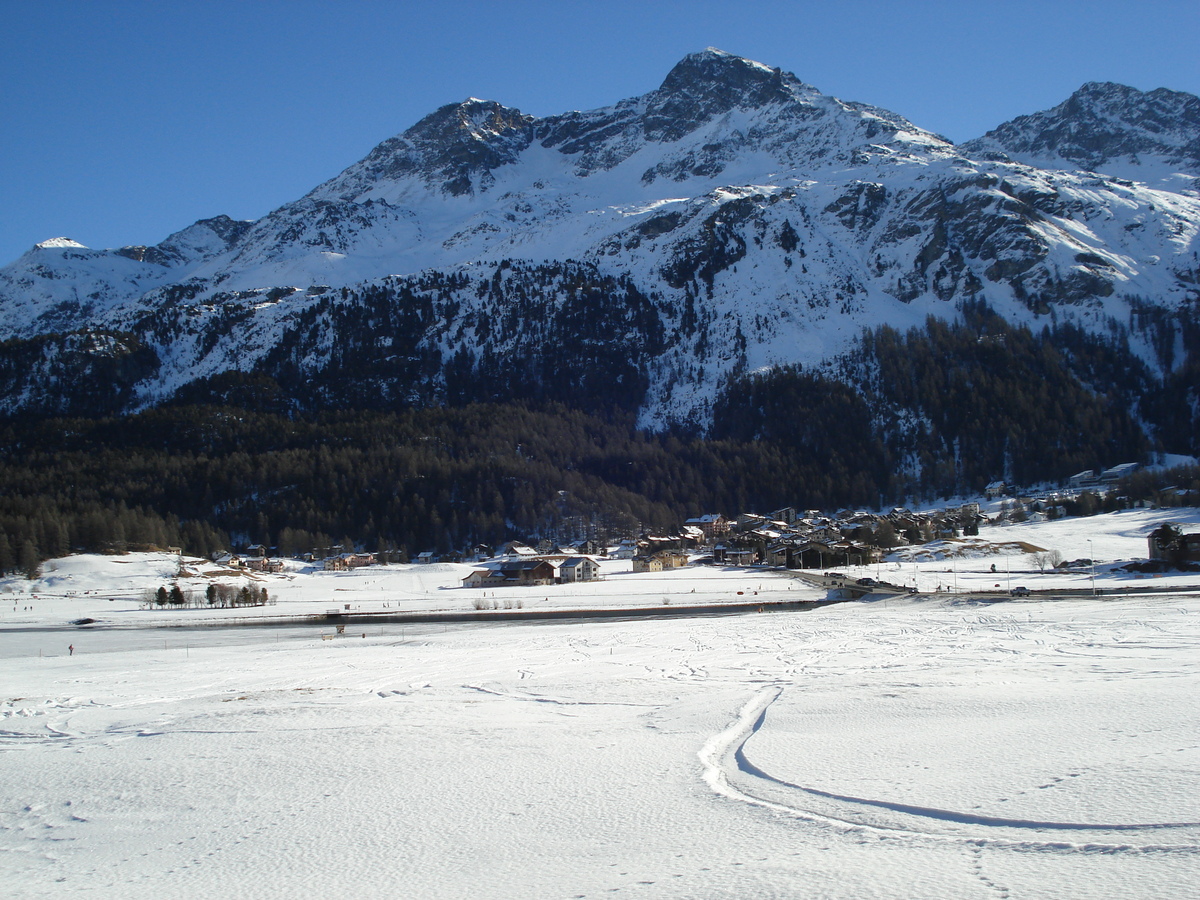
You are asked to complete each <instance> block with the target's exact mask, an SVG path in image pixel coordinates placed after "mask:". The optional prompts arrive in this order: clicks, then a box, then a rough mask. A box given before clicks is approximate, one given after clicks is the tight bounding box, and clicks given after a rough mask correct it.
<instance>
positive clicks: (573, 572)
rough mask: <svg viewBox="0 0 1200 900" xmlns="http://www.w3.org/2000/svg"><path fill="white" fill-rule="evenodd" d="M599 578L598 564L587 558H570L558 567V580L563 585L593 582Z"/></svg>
mask: <svg viewBox="0 0 1200 900" xmlns="http://www.w3.org/2000/svg"><path fill="white" fill-rule="evenodd" d="M599 577H600V564H599V563H598V562H596V561H595V560H594V559H592V558H591V557H588V556H571V557H568V558H567V559H564V560H563V561H562V562H561V563H560V564H559V566H558V580H559V581H561V582H562V583H563V584H571V583H572V582H579V581H595V580H596V579H597V578H599Z"/></svg>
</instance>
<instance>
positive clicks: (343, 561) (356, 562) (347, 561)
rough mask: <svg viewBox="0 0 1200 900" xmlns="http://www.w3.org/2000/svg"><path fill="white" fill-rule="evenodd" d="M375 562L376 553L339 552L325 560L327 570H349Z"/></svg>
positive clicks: (371, 564)
mask: <svg viewBox="0 0 1200 900" xmlns="http://www.w3.org/2000/svg"><path fill="white" fill-rule="evenodd" d="M374 564H375V554H374V553H339V554H338V555H337V556H331V557H329V558H328V559H327V560H325V565H324V569H325V571H326V572H347V571H349V570H350V569H361V568H363V567H365V566H373V565H374Z"/></svg>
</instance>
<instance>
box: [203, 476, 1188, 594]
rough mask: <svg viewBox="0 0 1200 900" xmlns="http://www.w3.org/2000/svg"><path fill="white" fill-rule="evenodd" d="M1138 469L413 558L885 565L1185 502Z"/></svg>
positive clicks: (249, 568)
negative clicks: (897, 554) (1046, 524)
mask: <svg viewBox="0 0 1200 900" xmlns="http://www.w3.org/2000/svg"><path fill="white" fill-rule="evenodd" d="M1138 468H1139V466H1138V465H1137V464H1136V463H1125V464H1122V465H1119V466H1114V467H1112V468H1110V469H1106V470H1103V471H1097V470H1088V471H1084V472H1080V473H1078V474H1077V475H1073V476H1072V477H1071V478H1070V479H1068V481H1067V483H1066V484H1065V485H1064V486H1063V487H1061V488H1059V489H1049V490H1046V489H1043V490H1037V491H1029V490H1023V489H1021V488H1019V487H1017V486H1015V485H1008V484H1006V483H1004V482H1003V481H995V482H993V483H991V484H989V485H988V486H987V489H986V492H985V497H984V499H983V500H982V504H983V505H981V501H969V502H965V503H961V504H958V505H949V506H945V507H942V508H940V509H933V510H926V511H922V512H914V511H912V510H910V509H907V508H903V507H895V508H893V509H891V510H889V511H886V512H872V511H865V510H849V509H846V510H841V511H838V512H836V513H831V514H830V513H822V512H821V511H819V510H812V509H808V510H798V509H795V508H793V507H782V508H780V509H776V510H773V511H771V512H770V513H766V514H758V513H751V512H744V513H740V514H737V515H735V516H729V517H727V516H725V515H723V514H721V513H707V514H704V515H699V516H695V517H692V518H689V519H687V520H686V521H685V522H684V523H683V524H682V525H681V526H680V527H679V528H677V529H674V530H671V531H669V532H665V533H652V532H643V533H641V534H639V535H638V536H636V537H627V538H624V539H622V540H620V541H618V542H616V543H607V542H600V541H597V540H593V539H587V540H583V541H578V542H559V541H555V540H552V539H549V538H545V539H542V540H540V541H537V542H533V543H531V544H526V543H523V542H521V541H515V540H514V541H509V542H507V543H505V544H504V545H502V546H500V547H497V548H492V547H487V546H478V547H475V548H473V549H472V551H471V552H470V553H463V552H452V553H445V554H438V553H435V552H434V551H423V552H421V553H419V554H418V555H417V556H416V558H415V559H413V560H411V562H413V563H416V564H418V565H430V564H435V563H466V564H469V565H472V566H473V568H472V569H471V571H470V573H469V574H468V575H466V576H465V577H463V578H462V582H461V584H462V587H464V588H479V589H489V588H504V587H526V586H551V585H561V584H578V583H584V582H591V581H596V580H599V579H601V578H603V577H604V576H603V567H602V566H601V563H600V561H601V560H603V559H620V560H629V563H630V565H631V567H632V571H633V572H662V571H668V570H672V569H678V568H682V567H684V566H689V565H705V564H708V565H716V566H731V567H749V566H761V567H767V568H776V569H792V570H817V571H825V570H828V569H838V568H851V567H864V566H870V565H873V564H878V563H880V562H881V561H882V560H883V559H884V558H885V557H886V556H887V555H888V554H889V553H891V552H893V551H895V550H897V549H900V548H905V547H915V546H919V545H924V544H928V543H931V542H934V541H947V540H954V539H958V538H961V537H973V536H977V535H978V534H979V529H980V527H981V526H996V525H1004V524H1016V523H1020V522H1038V521H1046V520H1053V519H1058V518H1063V517H1066V516H1067V515H1069V514H1070V513H1069V507H1074V508H1076V510H1078V508H1080V507H1081V506H1082V507H1083V508H1084V509H1085V510H1092V509H1096V508H1098V507H1099V505H1100V504H1102V503H1108V504H1109V505H1110V506H1111V505H1114V504H1116V505H1120V506H1124V507H1127V508H1128V507H1133V506H1149V507H1153V506H1157V505H1159V504H1160V503H1162V504H1167V505H1172V503H1171V501H1172V500H1173V501H1174V502H1175V503H1178V502H1180V500H1181V499H1182V500H1183V501H1187V500H1188V498H1187V497H1186V496H1185V497H1182V498H1179V497H1168V496H1160V497H1158V498H1157V499H1156V500H1138V501H1133V500H1129V499H1127V498H1123V497H1121V496H1120V495H1119V494H1118V485H1119V482H1120V481H1121V479H1123V478H1127V477H1128V476H1130V475H1131V474H1133V472H1135V471H1136V470H1137V469H1138ZM1170 490H1173V489H1168V492H1169V491H1170ZM1165 493H1167V492H1164V494H1165ZM1168 537H1169V536H1168ZM1178 543H1179V546H1181V547H1182V548H1183V549H1182V550H1181V551H1180V552H1179V553H1177V554H1176V555H1177V556H1179V557H1180V559H1181V560H1187V561H1193V562H1200V536H1198V535H1181V536H1180V541H1179V542H1178ZM1147 555H1148V558H1149V559H1156V558H1157V559H1163V558H1165V556H1166V555H1167V552H1166V551H1164V550H1163V549H1162V548H1161V547H1159V546H1158V544H1157V543H1156V541H1155V540H1154V539H1151V540H1150V542H1149V544H1148V554H1147ZM1047 556H1049V554H1047ZM304 560H305V561H306V562H309V563H311V564H318V565H320V566H321V568H322V570H323V571H325V572H334V573H336V572H350V571H356V570H360V569H363V568H365V567H368V566H374V565H380V564H386V563H388V562H390V561H394V560H389V559H388V558H387V555H386V554H376V553H369V552H364V551H360V550H356V549H354V548H344V547H333V548H323V549H321V550H315V551H312V552H310V553H307V554H305V555H304ZM214 561H215V562H217V563H218V564H220V565H223V566H225V567H226V568H228V569H230V570H234V571H237V570H242V571H246V572H257V573H280V572H282V571H283V570H284V562H283V560H281V559H279V558H273V557H272V556H271V555H270V553H269V548H267V547H265V546H263V545H261V544H258V545H252V546H250V547H248V548H247V549H246V552H245V553H244V554H234V553H225V554H222V555H220V556H218V557H217V558H216V559H215V560H214ZM1047 562H1048V564H1049V565H1051V566H1058V565H1067V564H1069V563H1068V561H1067V560H1065V559H1064V558H1062V556H1061V554H1055V555H1054V556H1053V558H1049V559H1048V560H1043V561H1042V564H1043V566H1044V565H1046V564H1047ZM1079 562H1080V560H1075V561H1074V563H1076V564H1078V563H1079Z"/></svg>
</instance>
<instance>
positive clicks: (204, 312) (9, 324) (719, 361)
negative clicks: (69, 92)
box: [0, 49, 1200, 425]
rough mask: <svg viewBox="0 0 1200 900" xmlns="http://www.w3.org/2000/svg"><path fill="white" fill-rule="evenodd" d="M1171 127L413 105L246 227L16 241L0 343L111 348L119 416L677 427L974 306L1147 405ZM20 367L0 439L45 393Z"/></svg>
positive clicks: (732, 107) (708, 108)
mask: <svg viewBox="0 0 1200 900" xmlns="http://www.w3.org/2000/svg"><path fill="white" fill-rule="evenodd" d="M1198 108H1200V100H1197V98H1196V97H1192V96H1191V95H1188V94H1180V93H1177V92H1172V91H1166V90H1157V91H1151V92H1149V93H1142V92H1139V91H1136V90H1133V89H1132V88H1126V87H1122V86H1120V85H1094V84H1092V85H1085V86H1084V87H1083V88H1081V89H1080V91H1078V92H1076V94H1074V95H1073V96H1072V97H1071V98H1069V99H1068V100H1067V101H1066V102H1064V103H1063V104H1061V105H1060V106H1058V107H1056V108H1055V109H1053V110H1050V111H1047V112H1044V113H1036V114H1034V115H1031V116H1024V117H1021V118H1019V119H1016V120H1014V121H1013V122H1010V123H1007V124H1005V125H1003V126H1000V127H999V128H997V129H996V130H994V131H992V132H990V133H989V134H988V135H986V136H984V137H983V138H980V139H978V140H976V141H972V142H970V143H968V144H964V145H961V146H955V145H953V144H951V143H950V142H948V141H946V140H945V139H944V138H941V137H939V136H938V135H935V134H932V133H930V132H928V131H925V130H923V129H921V128H919V127H917V126H915V125H913V124H912V123H911V122H909V121H907V120H906V119H904V118H903V117H902V116H899V115H896V114H895V113H891V112H888V111H886V110H881V109H877V108H875V107H871V106H868V105H865V104H861V103H852V102H845V101H842V100H838V99H837V98H834V97H830V96H827V95H824V94H822V93H820V92H819V91H818V90H817V89H816V88H814V87H812V86H810V85H807V84H805V83H803V82H802V81H800V80H799V79H797V78H796V77H795V76H794V75H791V74H789V73H786V72H782V71H780V70H778V69H774V68H771V67H769V66H765V65H762V64H760V63H756V62H753V61H751V60H746V59H741V58H739V57H736V56H732V55H730V54H727V53H723V52H721V51H719V50H712V49H709V50H705V51H703V52H700V53H695V54H691V55H689V56H688V57H686V58H684V59H683V60H682V61H681V62H680V63H679V64H678V65H677V66H675V68H673V69H672V70H671V71H670V72H669V73H668V74H667V77H666V78H665V79H664V81H663V83H662V85H661V86H659V87H658V88H656V89H654V90H652V91H650V92H649V93H646V94H644V95H642V96H640V97H634V98H630V99H627V100H623V101H621V102H619V103H617V104H615V105H613V106H610V107H606V108H603V109H598V110H592V111H589V112H568V113H564V114H562V115H557V116H550V117H546V118H535V117H531V116H527V115H524V114H522V113H521V112H520V111H519V110H516V109H512V108H509V107H505V106H503V105H501V104H499V103H496V102H494V101H485V100H476V99H469V100H466V101H464V102H463V103H459V104H452V105H449V106H446V107H443V108H441V109H439V110H437V111H435V112H433V113H431V114H430V115H429V116H427V117H425V118H424V119H422V120H421V121H420V122H418V123H417V124H415V125H413V126H412V127H411V128H409V129H408V130H407V131H405V132H403V133H402V134H400V135H397V136H396V137H393V138H390V139H388V140H386V141H384V142H383V143H381V144H380V145H379V146H377V147H376V148H375V149H374V150H372V151H371V153H369V154H368V155H367V156H366V157H365V158H364V159H363V160H361V161H359V162H357V163H355V164H354V165H352V166H350V167H349V168H347V169H346V170H345V171H344V172H342V173H340V174H339V175H337V176H336V177H334V178H332V179H330V180H329V181H327V182H325V183H324V184H322V185H319V186H317V187H316V188H314V189H313V190H312V191H311V192H309V193H308V194H307V195H306V196H304V197H302V198H300V199H298V200H296V201H295V202H293V203H289V204H287V205H285V206H283V207H280V208H279V209H277V210H275V211H273V212H272V213H270V214H269V215H267V216H264V217H263V218H262V219H260V220H258V221H256V222H234V221H232V220H230V219H228V218H225V217H218V218H215V219H206V220H203V221H201V222H197V223H196V224H194V225H192V226H190V227H189V228H186V229H184V230H182V231H180V232H178V233H176V234H174V235H171V236H170V237H169V238H167V239H166V240H164V241H163V242H162V243H160V244H158V245H156V246H154V247H127V248H122V249H120V250H102V251H96V250H89V249H87V248H85V247H82V246H80V245H78V244H75V243H74V242H72V241H68V240H58V241H50V242H45V243H44V244H42V245H39V246H38V247H36V248H34V249H33V250H31V251H29V252H28V253H27V254H25V255H24V256H22V257H21V258H20V259H19V260H17V261H16V262H15V263H13V264H12V265H10V266H8V267H6V268H4V269H2V270H0V309H3V310H4V311H5V313H6V315H5V316H4V317H2V318H0V336H3V337H10V338H24V339H32V338H36V337H37V336H39V335H44V334H47V333H50V332H72V331H78V330H92V331H105V332H114V333H117V332H119V333H122V334H129V335H132V336H134V337H135V338H136V339H137V340H138V341H141V342H142V344H141V345H140V346H144V347H145V348H146V350H147V351H148V352H150V353H152V354H153V356H154V358H155V359H157V360H158V361H159V364H158V365H157V366H154V367H147V368H145V369H142V370H137V371H138V372H140V374H139V377H138V379H137V380H136V383H131V384H129V385H128V390H127V391H125V393H122V394H120V396H121V397H125V398H127V401H122V402H128V404H129V405H130V406H138V405H145V404H150V403H155V402H158V401H160V400H162V399H163V398H166V397H169V396H171V395H172V394H173V393H174V392H175V391H176V390H178V389H179V388H180V387H182V386H184V385H186V384H188V383H190V382H193V381H195V380H196V379H198V378H207V377H212V376H216V375H219V374H220V373H222V372H226V371H229V370H238V371H243V372H253V373H258V374H261V375H264V376H265V375H269V376H270V377H272V378H275V379H276V380H277V381H279V383H281V384H284V385H286V386H287V387H288V390H291V391H293V392H294V393H295V401H296V402H297V403H301V402H303V403H311V402H315V401H314V399H313V398H314V397H318V396H319V397H320V398H324V399H323V400H322V401H321V402H336V398H337V396H338V391H339V388H338V385H339V384H350V383H351V382H353V384H355V385H356V387H354V390H353V393H354V394H355V395H356V396H362V397H368V396H374V397H376V399H378V398H384V397H386V400H387V402H392V403H400V402H442V401H443V400H445V399H447V398H450V399H453V398H455V397H459V398H476V399H486V398H487V397H489V396H506V397H507V396H518V395H520V394H521V392H522V391H525V392H526V393H527V394H528V395H529V396H560V394H559V393H558V388H557V387H556V386H553V385H551V384H550V383H549V382H550V381H552V380H554V379H560V378H570V377H571V372H572V371H575V372H577V373H583V374H581V375H580V376H579V378H578V379H577V380H578V381H579V383H581V384H586V390H584V391H582V394H581V396H585V397H586V401H581V402H587V403H596V404H602V403H605V402H610V401H612V400H613V399H614V398H618V400H617V402H619V403H620V404H622V405H626V406H633V407H635V408H638V409H640V410H641V413H642V421H643V422H644V423H645V424H647V425H661V424H664V423H667V422H669V421H672V420H680V419H685V420H694V421H696V422H698V423H700V424H703V422H704V421H705V419H706V416H707V415H708V410H709V409H710V406H711V403H712V400H713V398H714V396H715V395H716V393H717V391H718V389H719V387H720V386H721V385H722V384H723V383H725V381H726V380H727V379H728V378H729V377H730V376H731V375H736V374H738V373H740V372H744V371H754V370H758V369H761V368H764V367H772V366H777V365H781V364H788V363H802V364H804V365H806V366H810V367H824V368H825V369H826V370H827V371H832V370H833V369H834V368H835V367H836V364H837V360H838V359H839V356H840V355H841V354H842V353H844V351H846V350H847V348H849V347H850V346H851V345H852V343H853V341H854V340H855V338H856V336H857V335H858V334H860V333H861V330H862V328H863V327H864V326H869V325H878V324H892V325H895V326H897V327H900V328H905V327H909V326H911V325H914V324H920V323H922V322H924V320H925V318H926V317H927V316H929V315H935V316H940V317H944V318H954V317H956V316H958V315H959V310H960V308H961V307H962V306H963V304H965V303H971V304H979V303H983V304H986V305H988V306H990V307H991V308H993V309H994V310H995V311H996V312H997V313H999V314H1000V315H1002V316H1004V317H1005V318H1007V319H1008V320H1009V321H1010V322H1013V323H1023V324H1028V325H1030V326H1031V327H1033V328H1035V329H1037V328H1040V327H1041V326H1042V325H1045V324H1051V323H1070V324H1072V325H1074V326H1077V327H1079V328H1080V329H1083V330H1084V331H1085V332H1087V333H1090V334H1097V335H1105V336H1114V335H1115V336H1117V337H1115V338H1114V339H1119V340H1121V341H1123V342H1124V345H1125V349H1124V352H1126V353H1127V354H1129V355H1130V357H1131V358H1137V359H1139V360H1141V361H1142V362H1144V363H1145V364H1146V365H1148V366H1150V367H1151V369H1152V370H1153V371H1156V372H1158V373H1159V375H1160V376H1163V377H1165V376H1167V375H1169V374H1170V372H1172V371H1176V370H1178V369H1179V367H1181V366H1183V365H1185V364H1186V360H1187V359H1188V358H1189V357H1190V354H1193V353H1195V352H1196V348H1194V347H1193V346H1192V344H1193V343H1194V340H1193V338H1192V337H1191V336H1192V335H1194V334H1195V332H1196V329H1194V328H1192V327H1191V325H1190V324H1189V323H1191V322H1192V320H1193V319H1194V318H1196V317H1197V313H1196V308H1197V305H1198V304H1200V245H1198V243H1197V234H1198V231H1200V191H1197V185H1196V178H1197V177H1198V176H1200V114H1198ZM398 323H399V324H398ZM375 330H377V331H378V333H375ZM1176 334H1178V335H1181V336H1182V337H1180V338H1179V340H1173V339H1172V336H1173V335H1176ZM622 347H624V352H625V357H624V359H623V360H622V359H620V358H619V357H620V352H621V350H622ZM13 352H16V351H13ZM538 354H542V355H543V356H545V357H546V358H547V359H551V358H552V359H554V360H557V362H554V363H553V364H549V363H547V364H545V365H542V364H540V363H537V361H536V360H537V357H538ZM506 367H508V368H506ZM510 370H511V371H518V372H520V373H521V375H520V377H517V378H508V377H507V376H505V374H504V373H505V372H506V371H510ZM37 371H38V372H40V373H41V374H39V375H36V377H35V376H30V379H31V380H28V381H27V382H22V384H23V385H24V386H23V387H22V389H21V391H19V392H10V394H8V395H7V396H6V397H5V398H4V401H3V404H2V405H3V408H4V410H5V411H13V410H18V409H24V408H32V406H31V404H34V403H35V402H39V403H40V402H42V401H41V400H37V396H38V394H39V391H41V392H49V393H54V392H56V391H58V392H64V391H69V390H70V383H69V382H70V379H69V378H67V377H65V376H62V375H61V373H59V372H58V370H55V371H54V372H51V371H50V370H49V369H38V370H37ZM130 371H134V370H133V369H130ZM366 373H370V374H369V376H368V375H367V374H366ZM39 379H40V380H39ZM56 379H57V380H56ZM371 379H376V380H377V381H378V382H379V383H380V384H386V385H387V388H386V391H379V392H376V393H375V394H374V395H372V394H371V391H370V389H369V386H368V383H369V382H370V381H371ZM306 383H313V384H318V383H319V384H321V385H322V388H321V390H320V391H318V392H313V391H307V392H306V391H305V388H304V385H305V384H306ZM489 384H491V385H499V387H497V388H495V389H490V388H489V387H488V385H489ZM605 384H608V385H609V386H610V387H609V390H610V391H611V393H612V396H610V397H608V398H607V399H606V398H605V397H604V396H603V395H604V389H603V386H604V385H605ZM39 385H40V387H39ZM489 390H491V393H490V394H489ZM302 395H303V396H302ZM380 402H382V400H381V401H380Z"/></svg>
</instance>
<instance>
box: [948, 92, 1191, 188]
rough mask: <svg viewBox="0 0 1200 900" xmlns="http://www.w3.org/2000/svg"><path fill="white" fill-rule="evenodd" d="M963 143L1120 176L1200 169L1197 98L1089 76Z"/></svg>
mask: <svg viewBox="0 0 1200 900" xmlns="http://www.w3.org/2000/svg"><path fill="white" fill-rule="evenodd" d="M963 150H964V151H965V152H967V153H968V154H973V155H977V156H979V155H983V156H988V155H990V156H993V157H995V156H999V157H1000V158H1004V157H1007V158H1009V159H1012V160H1016V161H1018V162H1024V163H1026V164H1028V165H1033V166H1043V167H1046V166H1048V167H1054V168H1060V167H1061V168H1075V169H1083V170H1086V171H1090V172H1103V173H1107V174H1116V175H1121V176H1124V177H1131V176H1132V175H1135V174H1138V173H1139V171H1141V172H1142V173H1145V174H1148V175H1149V176H1150V179H1152V180H1153V179H1157V178H1159V177H1160V175H1159V172H1160V171H1161V172H1162V173H1167V174H1170V173H1184V174H1187V175H1191V176H1194V177H1195V176H1200V98H1198V97H1196V96H1194V95H1192V94H1185V93H1182V92H1180V91H1169V90H1167V89H1166V88H1159V89H1157V90H1153V91H1148V92H1145V93H1143V92H1142V91H1139V90H1137V89H1135V88H1131V87H1126V86H1125V85H1123V84H1113V83H1112V82H1089V83H1088V84H1085V85H1084V86H1083V87H1081V88H1080V89H1079V90H1077V91H1076V92H1075V93H1074V94H1072V95H1071V96H1070V97H1068V98H1067V99H1066V100H1064V101H1063V102H1062V103H1060V104H1059V105H1058V106H1056V107H1054V108H1053V109H1050V110H1046V111H1044V112H1038V113H1033V114H1032V115H1028V116H1018V117H1017V118H1015V119H1013V120H1012V121H1011V122H1005V123H1004V124H1003V125H1001V126H1000V127H998V128H996V129H994V130H992V131H989V132H988V133H987V134H985V135H984V136H983V137H981V138H978V139H976V140H974V141H970V142H968V143H966V144H964V145H963ZM1156 170H1158V171H1156ZM1145 174H1143V178H1142V179H1139V180H1145ZM1194 187H1195V186H1194V185H1193V189H1194Z"/></svg>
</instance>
